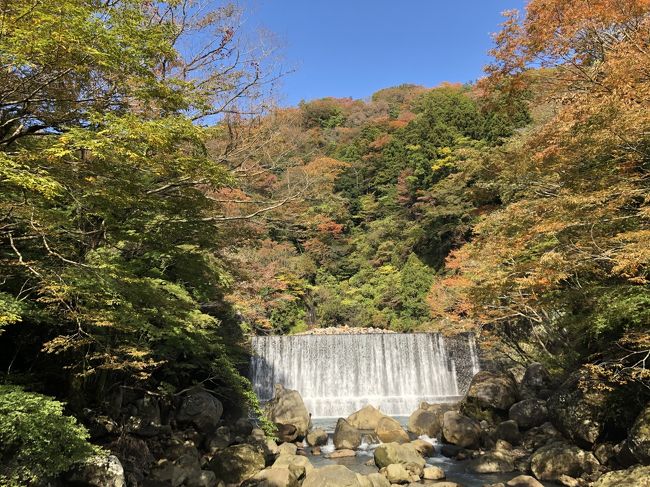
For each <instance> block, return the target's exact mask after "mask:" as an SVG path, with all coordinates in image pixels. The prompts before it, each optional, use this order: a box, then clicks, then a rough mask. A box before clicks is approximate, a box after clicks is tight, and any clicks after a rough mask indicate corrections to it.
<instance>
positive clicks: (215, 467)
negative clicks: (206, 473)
mask: <svg viewBox="0 0 650 487" xmlns="http://www.w3.org/2000/svg"><path fill="white" fill-rule="evenodd" d="M208 469H209V470H212V471H213V472H214V473H215V476H216V478H217V480H222V481H223V482H225V483H226V484H239V483H241V482H243V481H244V480H247V479H249V478H251V477H253V476H254V475H256V474H257V473H258V472H260V471H261V470H263V469H264V455H263V454H262V453H261V452H260V451H259V450H258V449H257V448H254V447H253V446H251V445H247V444H241V445H233V446H229V447H228V448H225V449H223V450H221V451H220V452H218V453H217V454H216V455H215V456H214V457H213V458H212V460H210V462H209V463H208Z"/></svg>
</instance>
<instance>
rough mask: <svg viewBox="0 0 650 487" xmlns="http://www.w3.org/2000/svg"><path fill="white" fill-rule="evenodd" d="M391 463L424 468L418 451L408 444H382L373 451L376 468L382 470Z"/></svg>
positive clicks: (422, 459) (423, 462)
mask: <svg viewBox="0 0 650 487" xmlns="http://www.w3.org/2000/svg"><path fill="white" fill-rule="evenodd" d="M393 463H401V464H403V465H408V464H411V463H413V464H415V465H419V467H420V468H424V465H425V464H426V462H425V461H424V458H422V457H421V456H420V454H419V453H418V451H417V450H416V449H415V447H414V446H413V445H411V444H410V443H407V444H404V445H400V444H399V443H384V444H382V445H379V446H378V447H377V449H376V450H375V465H377V467H378V468H384V467H387V466H388V465H391V464H393Z"/></svg>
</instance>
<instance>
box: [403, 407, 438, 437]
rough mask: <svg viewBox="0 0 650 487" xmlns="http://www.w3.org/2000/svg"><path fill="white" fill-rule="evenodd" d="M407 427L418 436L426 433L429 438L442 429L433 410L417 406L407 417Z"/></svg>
mask: <svg viewBox="0 0 650 487" xmlns="http://www.w3.org/2000/svg"><path fill="white" fill-rule="evenodd" d="M407 429H408V430H409V431H410V432H411V433H413V434H416V435H418V436H421V435H427V436H428V437H430V438H435V437H437V436H438V435H440V432H441V430H442V428H441V427H440V421H438V415H437V414H436V413H435V412H434V411H429V410H426V409H419V408H418V409H416V410H415V411H414V412H413V414H411V416H410V417H409V420H408V427H407Z"/></svg>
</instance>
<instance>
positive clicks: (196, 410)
mask: <svg viewBox="0 0 650 487" xmlns="http://www.w3.org/2000/svg"><path fill="white" fill-rule="evenodd" d="M222 414H223V405H222V404H221V401H219V399H217V398H216V397H214V396H213V395H212V394H210V393H209V392H208V391H206V390H204V389H194V390H191V391H190V392H188V393H187V395H186V396H185V397H184V398H183V402H182V403H181V407H180V409H179V410H178V413H177V414H176V420H177V421H178V422H179V423H184V424H192V425H193V426H194V427H195V428H196V430H197V431H199V432H200V433H212V432H213V431H214V430H215V429H216V427H217V424H218V423H219V420H220V419H221V415H222Z"/></svg>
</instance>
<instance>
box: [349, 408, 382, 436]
mask: <svg viewBox="0 0 650 487" xmlns="http://www.w3.org/2000/svg"><path fill="white" fill-rule="evenodd" d="M385 417H386V415H385V414H384V413H382V412H381V411H380V410H379V409H377V408H375V407H374V406H371V405H370V404H368V405H367V406H364V407H362V408H361V409H360V410H359V411H357V412H355V413H352V414H351V415H350V416H348V419H347V421H348V423H350V425H351V426H353V427H355V428H357V429H360V430H376V429H377V425H378V424H379V421H381V420H382V419H383V418H385Z"/></svg>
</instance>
